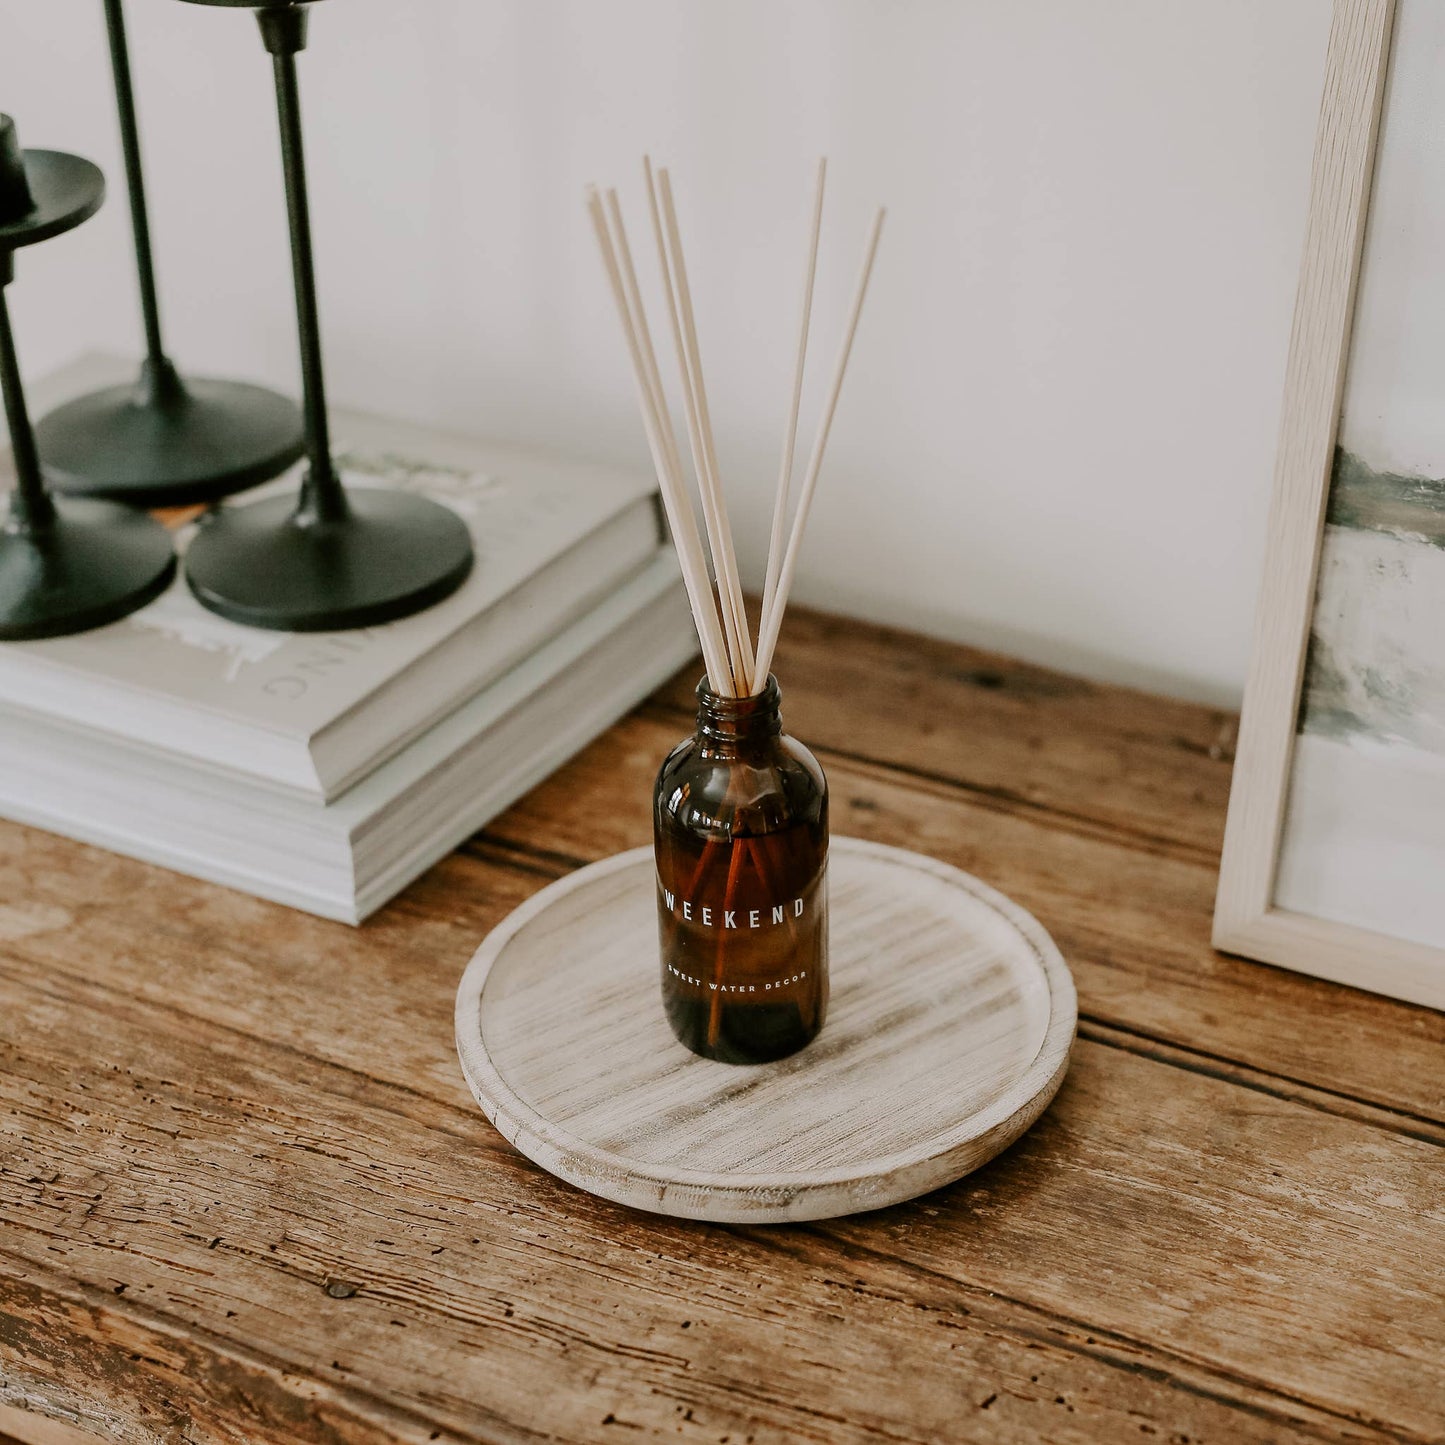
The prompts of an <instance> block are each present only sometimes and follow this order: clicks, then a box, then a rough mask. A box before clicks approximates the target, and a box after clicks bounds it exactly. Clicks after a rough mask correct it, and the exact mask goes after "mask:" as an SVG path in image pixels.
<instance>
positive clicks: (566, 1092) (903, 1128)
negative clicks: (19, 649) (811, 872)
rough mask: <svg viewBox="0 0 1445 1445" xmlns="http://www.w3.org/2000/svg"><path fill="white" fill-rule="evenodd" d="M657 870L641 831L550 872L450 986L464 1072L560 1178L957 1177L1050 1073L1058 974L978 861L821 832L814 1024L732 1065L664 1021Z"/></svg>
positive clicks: (810, 1180) (657, 1208)
mask: <svg viewBox="0 0 1445 1445" xmlns="http://www.w3.org/2000/svg"><path fill="white" fill-rule="evenodd" d="M657 876H658V875H657V865H656V862H655V860H654V855H653V851H652V849H651V848H650V847H647V846H644V847H641V848H634V849H630V850H629V851H627V852H625V853H619V854H616V855H615V856H613V857H611V858H608V859H605V860H603V861H602V862H600V863H594V864H591V865H590V866H589V867H586V868H582V869H579V870H578V871H577V872H575V873H570V874H568V875H567V877H565V878H562V879H559V880H558V881H557V882H556V883H553V884H551V885H549V886H548V887H547V888H546V889H544V890H543V891H542V892H541V893H539V894H537V895H535V896H534V897H532V898H530V899H528V900H527V902H526V903H524V904H523V905H522V906H521V908H519V909H517V910H516V911H515V912H514V913H511V914H509V915H508V917H507V918H506V919H504V920H503V921H502V923H501V924H499V925H498V926H497V927H496V928H495V929H493V930H492V932H491V933H490V934H488V935H487V938H486V941H485V942H484V943H483V944H482V946H481V948H479V949H478V950H477V953H476V955H475V957H473V959H472V961H471V962H470V963H469V964H468V965H467V970H466V973H465V974H464V975H463V977H462V982H461V986H460V987H459V988H458V990H457V1011H456V1035H457V1054H458V1056H459V1057H460V1059H461V1064H462V1071H463V1072H464V1073H465V1074H466V1076H467V1082H468V1084H470V1086H471V1089H472V1092H473V1093H474V1094H475V1095H476V1096H477V1101H478V1103H480V1104H481V1106H482V1109H483V1111H484V1112H485V1113H486V1115H487V1117H488V1118H489V1119H490V1120H491V1121H492V1123H493V1124H494V1125H496V1127H497V1129H498V1130H499V1131H500V1132H501V1134H502V1135H503V1137H505V1138H506V1139H508V1140H510V1141H511V1142H512V1143H513V1144H515V1145H516V1146H517V1147H518V1148H519V1149H520V1150H521V1151H522V1152H523V1153H524V1154H525V1155H526V1156H527V1157H528V1158H529V1159H533V1160H535V1161H536V1162H537V1163H538V1164H540V1165H542V1167H543V1168H545V1169H548V1170H549V1171H550V1172H551V1173H553V1174H556V1175H557V1176H558V1177H559V1178H561V1179H565V1180H567V1181H568V1182H569V1183H571V1184H576V1185H577V1186H579V1187H580V1188H583V1189H588V1190H590V1191H591V1192H592V1193H594V1194H600V1195H601V1196H602V1197H603V1198H604V1199H612V1200H615V1201H616V1202H617V1203H619V1204H630V1205H632V1206H633V1207H634V1208H637V1209H647V1210H650V1211H653V1212H655V1213H657V1214H667V1215H672V1216H674V1217H676V1218H680V1219H708V1220H713V1221H716V1222H721V1223H737V1224H777V1223H784V1222H798V1221H803V1220H814V1219H834V1218H838V1217H839V1216H841V1215H845V1214H856V1213H859V1212H861V1211H865V1210H873V1209H882V1208H883V1207H885V1206H886V1205H889V1204H899V1203H901V1202H903V1201H904V1200H908V1199H913V1198H916V1197H917V1196H918V1195H920V1194H925V1193H928V1192H930V1191H931V1190H934V1189H937V1188H939V1187H941V1186H942V1185H944V1184H951V1183H953V1181H954V1180H956V1179H960V1178H962V1177H963V1175H965V1174H967V1173H969V1172H971V1171H972V1170H974V1169H977V1168H979V1167H980V1166H981V1165H983V1164H985V1163H987V1162H988V1161H989V1160H990V1159H993V1158H994V1157H996V1156H997V1155H998V1154H999V1153H1001V1152H1002V1151H1003V1150H1004V1149H1006V1148H1008V1146H1009V1145H1010V1144H1012V1143H1013V1142H1014V1140H1015V1139H1017V1138H1018V1137H1019V1135H1020V1134H1022V1133H1023V1132H1024V1130H1025V1129H1027V1128H1028V1127H1029V1125H1031V1124H1032V1123H1033V1122H1034V1120H1035V1119H1037V1118H1038V1116H1039V1114H1040V1113H1042V1111H1043V1110H1044V1109H1045V1108H1046V1107H1047V1105H1048V1103H1049V1101H1050V1100H1051V1099H1052V1098H1053V1097H1054V1094H1055V1093H1056V1092H1057V1090H1058V1087H1059V1083H1060V1081H1061V1080H1062V1079H1063V1076H1064V1070H1065V1069H1066V1068H1067V1066H1068V1056H1069V1048H1070V1046H1071V1045H1072V1043H1073V1041H1074V1029H1075V1025H1076V1022H1077V1008H1076V1002H1075V993H1074V982H1073V979H1072V978H1071V977H1070V975H1069V970H1068V967H1067V965H1066V964H1065V963H1064V960H1063V958H1062V957H1061V956H1060V954H1059V950H1058V948H1057V947H1056V946H1055V945H1054V942H1053V940H1052V939H1050V938H1049V936H1048V934H1046V933H1045V932H1044V930H1043V929H1042V928H1040V927H1039V925H1038V922H1037V920H1035V919H1033V918H1030V917H1029V915H1028V914H1026V913H1025V912H1024V911H1023V910H1022V909H1021V908H1019V907H1018V906H1017V905H1016V904H1014V903H1013V902H1011V901H1010V900H1009V899H1007V898H1005V897H1004V896H1003V895H1002V894H1000V893H998V892H997V891H996V890H995V889H992V888H989V887H988V886H987V885H986V884H982V883H980V882H979V881H978V880H977V879H976V878H972V877H970V876H969V875H968V874H966V873H962V872H960V871H959V870H958V869H956V868H951V867H949V866H948V864H946V863H940V862H938V860H937V859H934V858H925V857H923V856H922V855H920V854H918V853H913V852H909V851H908V850H906V849H903V848H889V847H886V846H885V845H883V844H880V843H870V842H866V841H863V840H861V839H858V838H834V839H833V840H832V844H831V847H830V849H829V854H828V884H827V887H828V899H829V901H828V910H829V915H830V917H829V926H828V931H829V936H830V939H831V944H830V947H829V964H828V967H829V975H830V977H829V984H830V989H831V994H832V998H831V1002H830V1003H829V1005H828V1021H827V1025H826V1028H825V1030H824V1033H823V1035H821V1036H820V1037H819V1038H817V1039H815V1040H814V1041H813V1042H812V1043H811V1044H809V1045H808V1047H807V1048H806V1049H804V1050H802V1051H801V1052H800V1053H796V1054H794V1055H792V1056H791V1057H789V1058H786V1059H782V1060H779V1061H778V1062H776V1063H773V1064H764V1065H758V1066H755V1067H752V1068H739V1067H736V1066H734V1065H730V1064H723V1063H717V1062H715V1061H713V1060H709V1059H701V1058H698V1057H697V1056H696V1055H695V1054H693V1053H690V1052H689V1051H688V1050H687V1049H686V1048H684V1047H683V1046H682V1045H681V1044H680V1043H678V1042H677V1040H676V1039H675V1038H673V1036H672V1033H671V1030H670V1029H669V1027H668V1024H667V1019H666V1017H665V1015H664V1013H663V1010H662V1005H661V993H660V989H659V979H658V959H657V948H658V944H657V887H658V883H657Z"/></svg>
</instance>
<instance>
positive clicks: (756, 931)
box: [587, 158, 883, 1064]
mask: <svg viewBox="0 0 1445 1445" xmlns="http://www.w3.org/2000/svg"><path fill="white" fill-rule="evenodd" d="M642 168H643V175H644V177H645V179H646V183H647V209H648V215H649V218H650V220H651V222H652V234H653V240H654V242H655V243H656V246H657V261H658V272H659V274H660V277H661V281H662V293H663V301H664V305H663V310H664V312H665V314H666V316H667V320H668V329H669V330H670V331H671V333H672V340H673V347H674V350H675V352H676V355H677V367H678V380H679V381H680V383H681V387H682V401H683V412H684V414H685V416H686V418H687V438H688V442H689V443H690V447H691V452H692V462H693V470H694V474H695V476H696V479H697V490H698V499H699V501H700V502H701V504H702V519H703V527H704V530H705V531H706V534H707V543H708V550H707V552H704V551H703V545H702V536H701V535H700V534H699V531H698V526H697V514H696V512H695V511H694V509H693V503H692V498H691V495H690V493H689V489H688V486H687V482H686V479H685V476H684V473H683V463H682V452H681V449H680V448H679V446H678V444H677V437H676V433H675V432H674V430H673V424H672V414H671V411H670V409H669V406H668V400H667V391H666V389H665V388H664V386H663V383H662V373H661V370H660V369H659V367H658V363H657V352H656V351H655V350H654V348H653V345H652V334H651V332H650V330H649V328H648V324H647V308H646V306H645V304H644V302H643V299H642V289H641V287H640V286H639V284H638V280H637V269H636V266H635V265H634V263H633V258H632V247H631V245H630V244H629V243H628V240H627V227H626V225H625V224H624V222H623V218H622V207H621V205H620V203H619V201H618V199H617V192H616V191H611V190H609V191H608V192H607V196H606V201H605V203H604V200H603V197H602V194H601V193H600V192H599V191H598V190H597V189H596V188H595V187H592V188H590V189H589V191H588V194H587V210H588V213H589V214H590V216H591V218H592V226H593V229H594V230H595V231H596V233H597V245H598V250H599V251H600V253H601V256H602V264H603V268H604V269H605V271H606V273H607V280H608V284H609V285H610V286H611V288H612V298H613V301H614V302H615V303H616V306H617V315H618V318H619V320H620V321H621V322H622V331H623V335H624V337H625V338H626V341H627V350H628V355H629V356H630V358H631V361H632V371H633V378H634V380H635V381H636V383H637V399H638V403H639V405H640V407H641V411H642V425H643V429H644V430H645V431H646V432H647V443H648V447H649V449H650V450H651V452H652V464H653V466H654V467H655V468H656V470H657V482H658V487H659V489H660V490H661V493H662V501H663V506H664V507H665V508H666V510H667V520H668V525H669V527H670V528H671V531H672V540H673V543H674V544H675V545H676V547H677V557H678V562H679V563H680V564H681V567H682V580H683V582H684V584H685V585H686V587H687V594H688V601H689V604H690V605H691V607H692V615H693V621H694V622H696V624H697V635H698V641H699V642H700V643H701V644H702V656H703V662H704V664H705V665H706V667H707V677H706V678H705V679H704V681H703V682H702V683H701V684H700V685H699V686H698V689H697V696H698V714H697V733H696V735H695V736H693V737H691V738H688V739H687V741H685V742H683V743H681V744H679V745H678V746H677V747H675V748H674V749H673V750H672V752H671V753H670V754H668V758H667V761H666V762H665V763H663V765H662V771H661V772H660V773H659V774H658V777H657V787H656V790H655V792H654V794H653V809H652V820H653V841H654V846H655V850H656V855H657V908H658V922H659V931H660V937H661V944H662V960H661V961H662V999H663V1004H664V1006H665V1008H666V1010H667V1018H668V1022H669V1023H670V1024H671V1025H672V1031H673V1033H674V1034H676V1035H677V1037H678V1038H679V1039H680V1040H681V1041H682V1042H683V1043H684V1044H686V1045H687V1047H688V1048H690V1049H691V1050H692V1051H693V1052H694V1053H696V1054H701V1055H702V1056H703V1057H704V1058H708V1059H719V1060H721V1061H723V1062H725V1063H731V1064H761V1063H766V1062H767V1061H768V1060H770V1059H781V1058H785V1057H786V1056H787V1055H789V1054H793V1053H796V1052H797V1051H798V1050H799V1049H801V1048H803V1047H804V1045H806V1044H808V1043H809V1042H811V1041H812V1040H813V1039H814V1038H816V1037H817V1034H818V1030H819V1029H821V1028H822V1027H823V1016H824V1014H825V1013H826V1012H827V1008H828V786H827V783H826V782H825V781H824V779H823V770H822V769H821V768H820V767H819V766H818V763H817V760H816V759H815V758H814V757H813V755H812V753H810V752H809V751H808V750H807V748H805V747H803V745H802V744H801V743H798V742H795V741H794V740H793V739H792V738H790V737H787V736H785V735H784V733H783V723H782V717H781V715H780V713H779V695H778V684H777V680H776V679H775V678H774V677H773V675H772V670H771V665H772V660H773V653H774V651H775V649H776V648H777V645H778V634H779V632H780V630H781V628H782V625H783V613H784V610H785V609H786V607H787V605H788V594H789V592H790V591H791V589H792V585H793V577H794V575H795V572H796V569H797V564H798V552H799V549H800V548H801V547H802V543H803V531H804V529H805V528H806V526H807V524H808V513H809V510H810V509H811V507H812V505H813V497H814V495H815V493H816V491H817V486H818V477H819V474H820V471H821V469H822V465H823V453H824V451H825V450H826V448H827V445H828V433H829V431H830V429H831V428H832V425H833V415H834V413H835V412H836V411H837V408H838V395H839V393H840V392H841V391H842V389H843V376H844V373H845V372H846V371H847V368H848V356H849V354H850V352H851V351H852V349H853V338H854V336H855V334H856V333H857V330H858V318H859V315H860V314H861V312H862V310H863V298H864V296H865V295H866V294H867V291H868V278H869V276H870V275H871V274H872V270H873V258H874V256H875V255H876V254H877V251H878V238H879V235H880V234H881V232H882V229H883V210H882V208H881V207H880V208H879V210H878V211H877V212H876V213H875V215H874V217H873V225H872V226H871V227H870V228H869V231H868V240H867V243H866V244H865V246H864V248H863V265H862V268H861V269H860V271H859V274H858V283H857V286H856V288H855V289H854V292H853V304H852V305H851V307H850V308H849V310H848V321H847V325H846V327H845V328H844V332H843V342H842V345H841V347H840V348H839V351H838V359H837V361H836V363H835V364H834V367H833V375H832V379H831V380H830V382H829V383H828V389H827V394H826V396H825V398H824V402H823V411H822V416H821V417H820V418H819V422H818V432H817V436H816V438H815V440H814V442H813V449H812V453H811V454H810V456H809V458H808V464H807V467H806V469H805V470H804V473H803V481H802V486H801V487H800V489H799V494H798V501H797V508H796V510H795V511H794V513H793V517H792V523H791V526H790V525H789V522H788V510H789V502H790V497H791V490H792V482H791V478H792V472H793V452H794V444H795V442H796V440H797V433H798V407H799V403H800V401H801V398H802V390H803V367H804V360H805V357H806V353H807V349H808V327H809V317H810V316H811V313H812V307H813V281H814V278H815V275H816V271H817V262H818V238H819V233H820V230H821V227H822V223H823V184H824V178H825V175H826V170H827V167H826V165H825V163H824V162H822V161H819V162H818V178H817V183H816V185H815V187H814V191H813V211H812V225H811V227H810V228H809V241H808V264H807V266H806V268H805V270H804V278H803V304H802V313H801V316H800V318H799V327H798V346H797V353H796V357H795V360H794V364H793V387H792V404H791V407H790V409H789V413H788V425H787V431H786V433H785V435H784V438H783V454H782V459H781V462H780V464H779V468H778V490H777V497H776V500H775V502H774V507H773V528H772V535H771V538H770V539H769V544H768V571H767V578H766V581H765V583H764V587H763V599H762V611H761V613H760V616H759V621H758V631H757V645H756V647H754V645H753V640H752V634H751V631H750V629H749V619H748V611H747V606H746V604H745V602H744V598H743V589H742V582H741V579H740V577H739V575H738V563H737V556H736V554H735V552H734V549H733V535H732V526H731V524H730V523H729V521H728V512H727V504H726V502H725V499H724V497H723V489H722V483H721V479H720V477H719V475H718V462H717V450H716V448H715V446H714V445H713V435H712V420H711V413H710V412H709V410H708V404H707V389H706V387H705V386H704V384H703V373H702V357H701V355H700V352H699V349H698V340H697V323H696V319H695V317H694V315H693V307H692V295H691V291H690V289H689V286H688V279H687V262H686V260H685V258H684V256H683V250H682V236H681V232H680V230H679V227H678V222H677V207H676V204H675V201H674V199H673V194H672V182H671V180H670V179H669V177H668V174H667V170H666V169H665V168H663V169H660V170H659V171H657V172H656V174H655V175H654V173H653V169H652V164H651V162H650V161H648V160H646V159H645V158H644V160H643V166H642ZM709 553H710V554H711V557H712V573H711V575H709V571H708V554H709Z"/></svg>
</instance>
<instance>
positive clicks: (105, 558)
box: [0, 115, 176, 641]
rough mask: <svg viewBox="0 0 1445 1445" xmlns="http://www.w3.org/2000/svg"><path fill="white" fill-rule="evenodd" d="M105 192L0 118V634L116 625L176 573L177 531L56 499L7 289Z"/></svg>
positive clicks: (119, 511)
mask: <svg viewBox="0 0 1445 1445" xmlns="http://www.w3.org/2000/svg"><path fill="white" fill-rule="evenodd" d="M104 198H105V177H104V176H102V175H101V173H100V171H99V170H98V169H97V168H96V167H95V166H93V165H92V164H91V163H90V162H89V161H87V160H82V159H81V158H80V157H79V156H72V155H66V154H65V153H63V152H61V151H24V152H22V151H21V149H20V142H19V140H18V138H17V137H16V134H15V123H14V121H12V120H11V119H10V117H9V116H8V115H4V116H0V390H3V392H4V396H5V417H6V420H7V421H8V422H9V425H10V445H11V449H12V453H13V456H14V464H15V490H14V491H13V492H12V493H11V494H10V511H9V514H8V515H7V516H6V518H5V520H4V522H3V524H0V639H4V640H5V641H22V640H26V639H31V638H37V637H55V636H58V635H60V634H62V633H68V632H84V631H86V630H87V629H88V628H91V627H99V626H101V625H102V624H104V623H106V622H114V621H115V620H116V619H117V618H119V617H124V616H125V615H126V613H128V612H134V611H135V609H136V608H137V607H140V606H142V605H143V604H145V603H147V602H149V601H150V600H151V598H153V597H156V596H158V595H159V594H160V593H161V592H163V591H164V590H165V587H166V584H167V583H169V582H170V580H171V578H172V577H173V576H174V575H175V570H176V562H175V553H174V551H173V550H172V548H171V539H170V535H169V534H168V533H167V532H166V530H165V528H164V527H162V526H161V525H160V524H159V523H158V522H156V521H153V520H152V519H151V518H150V517H147V516H146V515H145V514H144V513H141V512H135V511H132V510H131V509H130V508H129V507H123V506H120V505H119V504H117V503H115V502H103V501H92V500H88V499H78V500H72V499H70V498H61V499H58V500H57V499H56V498H54V497H52V496H51V495H50V493H49V492H47V491H46V489H45V482H44V478H43V477H42V475H41V471H40V456H39V453H38V451H37V450H36V445H35V433H34V431H33V430H32V429H31V425H30V414H29V412H28V411H27V409H26V406H25V391H24V388H23V386H22V385H21V381H20V364H19V362H18V360H17V359H16V355H15V336H14V333H13V332H12V331H11V328H10V309H9V305H8V301H7V288H8V287H9V284H10V282H11V281H12V280H13V279H14V277H15V252H16V251H17V250H18V249H19V248H20V247H21V246H31V245H34V244H35V243H36V242H37V241H46V240H49V239H50V237H52V236H59V235H62V234H63V233H64V232H66V231H69V230H71V229H73V228H74V227H76V226H78V225H80V223H81V222H82V221H84V220H87V219H88V218H89V217H91V216H93V215H94V214H95V212H96V211H97V210H98V209H99V207H100V203H101V201H102V200H103V199H104Z"/></svg>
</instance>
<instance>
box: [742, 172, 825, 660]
mask: <svg viewBox="0 0 1445 1445" xmlns="http://www.w3.org/2000/svg"><path fill="white" fill-rule="evenodd" d="M827 176H828V161H827V158H826V157H822V158H820V159H819V161H818V179H817V182H816V184H815V185H814V188H813V229H812V234H811V236H810V237H809V241H808V265H807V268H806V270H805V271H804V273H803V310H802V316H801V318H800V320H799V322H798V359H797V362H796V363H795V365H794V367H793V400H792V406H791V407H790V409H789V411H788V426H787V431H786V432H785V433H784V435H783V458H782V461H781V462H780V463H779V466H778V495H777V499H776V500H775V501H774V503H773V530H772V532H771V534H770V535H769V537H768V571H767V576H766V578H765V580H764V582H763V609H762V613H761V615H760V616H759V618H758V626H759V628H761V627H762V625H763V623H764V622H765V621H766V620H767V616H768V613H769V611H771V609H772V605H773V598H774V597H775V596H776V595H777V591H778V572H779V569H780V568H781V567H782V565H783V535H784V532H785V531H786V529H787V525H788V493H789V489H790V488H791V486H792V481H793V449H794V447H795V446H796V444H797V440H798V408H799V407H800V406H801V404H802V400H803V365H804V362H805V360H806V359H807V355H808V328H809V326H810V325H811V323H812V317H813V283H814V280H815V279H816V277H817V274H818V237H819V235H820V234H821V232H822V229H823V186H824V183H825V182H826V180H827ZM754 680H755V682H759V683H760V684H764V685H765V684H766V683H767V680H768V679H767V674H766V673H764V674H763V676H762V677H761V679H756V678H755V679H754Z"/></svg>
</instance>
